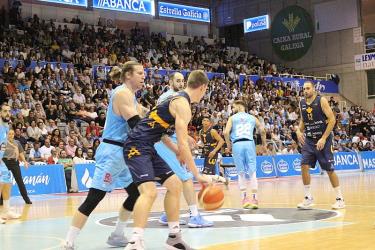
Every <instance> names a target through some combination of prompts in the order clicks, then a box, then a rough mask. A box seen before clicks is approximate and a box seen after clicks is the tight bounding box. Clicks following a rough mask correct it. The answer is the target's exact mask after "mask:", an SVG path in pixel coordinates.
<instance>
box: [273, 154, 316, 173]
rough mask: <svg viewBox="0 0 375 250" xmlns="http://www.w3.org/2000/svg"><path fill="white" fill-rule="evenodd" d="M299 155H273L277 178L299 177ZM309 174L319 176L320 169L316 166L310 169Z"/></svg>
mask: <svg viewBox="0 0 375 250" xmlns="http://www.w3.org/2000/svg"><path fill="white" fill-rule="evenodd" d="M301 157H302V156H301V155H300V154H293V155H275V157H274V159H275V167H276V171H277V176H280V177H283V176H296V175H301ZM310 173H311V174H319V173H320V168H319V167H318V165H316V166H315V168H313V169H310Z"/></svg>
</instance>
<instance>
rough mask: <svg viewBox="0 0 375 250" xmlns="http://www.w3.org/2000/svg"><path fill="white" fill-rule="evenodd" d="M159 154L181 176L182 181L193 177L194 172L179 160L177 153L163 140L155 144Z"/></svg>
mask: <svg viewBox="0 0 375 250" xmlns="http://www.w3.org/2000/svg"><path fill="white" fill-rule="evenodd" d="M154 148H155V150H156V152H157V153H158V155H159V156H160V157H161V158H162V159H163V160H164V161H165V162H166V163H167V164H168V166H169V167H170V168H171V169H172V171H173V172H174V173H175V174H176V175H177V176H178V178H180V180H181V181H187V180H190V179H193V174H192V173H191V172H189V171H188V170H187V169H186V167H185V166H182V165H181V163H180V162H179V161H178V160H177V157H176V154H175V153H174V152H173V151H172V150H170V149H169V148H168V147H167V146H166V145H165V144H164V143H163V142H158V143H156V144H155V145H154Z"/></svg>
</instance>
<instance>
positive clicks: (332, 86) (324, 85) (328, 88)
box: [239, 74, 339, 93]
mask: <svg viewBox="0 0 375 250" xmlns="http://www.w3.org/2000/svg"><path fill="white" fill-rule="evenodd" d="M260 78H261V77H260V76H258V75H249V76H247V75H243V74H242V75H240V76H239V83H240V86H241V87H242V85H243V82H244V80H245V79H248V80H249V81H251V82H253V83H256V81H258V80H259V79H260ZM263 79H264V80H266V81H267V82H270V81H272V80H274V81H275V82H278V81H282V82H283V83H284V84H290V85H291V86H294V87H296V88H300V89H302V87H303V84H304V83H305V82H306V81H312V82H313V83H314V85H315V88H316V90H317V91H319V92H322V93H338V92H339V89H338V85H337V84H336V83H335V82H334V81H331V80H327V81H326V80H309V79H300V78H288V77H273V76H266V77H263Z"/></svg>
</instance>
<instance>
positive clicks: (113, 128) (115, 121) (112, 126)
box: [103, 85, 137, 142]
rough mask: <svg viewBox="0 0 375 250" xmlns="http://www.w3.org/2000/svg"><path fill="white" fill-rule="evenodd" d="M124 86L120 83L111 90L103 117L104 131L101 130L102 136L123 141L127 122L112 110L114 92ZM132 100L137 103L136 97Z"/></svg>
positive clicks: (127, 130) (127, 129)
mask: <svg viewBox="0 0 375 250" xmlns="http://www.w3.org/2000/svg"><path fill="white" fill-rule="evenodd" d="M124 88H126V86H125V85H120V86H118V87H117V88H115V89H114V90H113V93H112V95H111V98H110V100H109V105H108V110H107V117H106V119H105V125H104V131H103V138H105V139H109V140H113V141H118V142H124V141H125V140H126V138H127V134H128V132H129V130H130V128H129V125H128V122H127V121H126V120H125V119H124V118H123V117H122V116H120V115H117V114H116V113H115V112H114V111H113V98H114V96H115V94H116V93H117V92H118V91H119V90H121V89H124ZM134 102H135V104H137V99H136V98H135V97H134Z"/></svg>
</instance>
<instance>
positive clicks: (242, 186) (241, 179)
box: [238, 172, 247, 190]
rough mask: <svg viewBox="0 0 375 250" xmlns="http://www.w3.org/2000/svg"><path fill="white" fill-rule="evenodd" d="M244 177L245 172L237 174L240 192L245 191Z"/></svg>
mask: <svg viewBox="0 0 375 250" xmlns="http://www.w3.org/2000/svg"><path fill="white" fill-rule="evenodd" d="M246 184H247V183H246V175H245V172H240V173H238V186H239V188H240V190H246Z"/></svg>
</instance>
